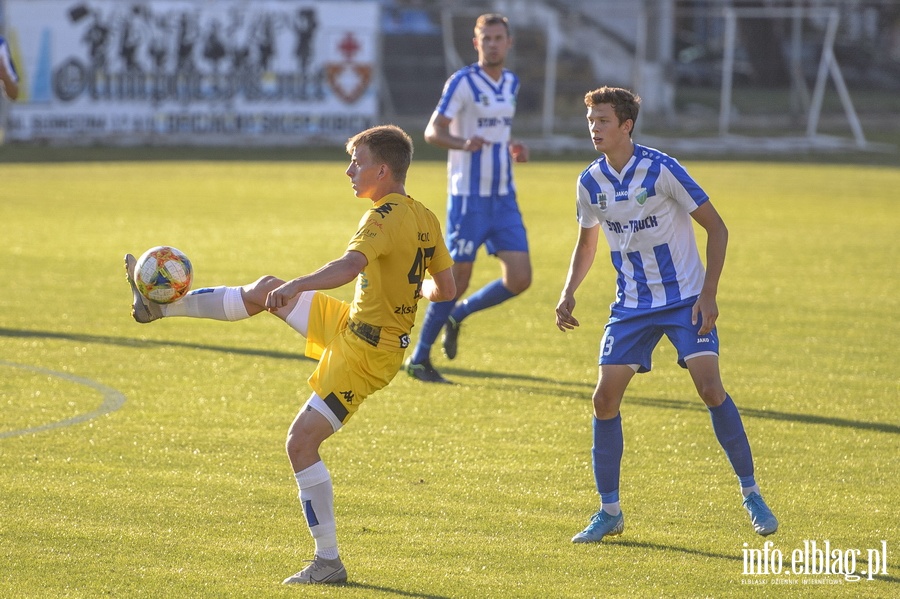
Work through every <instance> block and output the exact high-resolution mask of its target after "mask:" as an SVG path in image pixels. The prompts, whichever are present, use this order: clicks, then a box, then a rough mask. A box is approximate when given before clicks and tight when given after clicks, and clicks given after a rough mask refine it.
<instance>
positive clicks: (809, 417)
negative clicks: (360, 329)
mask: <svg viewBox="0 0 900 599" xmlns="http://www.w3.org/2000/svg"><path fill="white" fill-rule="evenodd" d="M441 373H442V374H447V375H450V376H453V375H456V376H465V377H468V378H472V379H482V380H485V381H487V380H490V379H511V380H514V381H519V382H521V383H523V385H521V386H520V387H519V390H522V391H526V392H533V393H537V394H541V395H547V394H551V395H552V394H553V389H548V388H547V387H545V386H543V385H548V384H549V385H553V387H554V388H555V389H558V388H559V387H568V388H569V389H578V390H582V389H583V390H585V393H584V397H583V399H585V400H586V401H590V399H591V390H593V388H594V384H593V383H590V384H585V383H583V382H576V381H564V380H560V379H553V378H548V377H540V376H534V375H528V374H515V373H498V372H484V371H473V370H466V369H462V368H441ZM527 383H534V385H527ZM483 384H485V386H493V387H496V388H502V387H503V385H497V384H494V385H491V384H488V383H483ZM623 403H625V404H638V405H643V406H647V407H651V408H663V409H667V410H693V411H697V412H701V411H702V412H705V411H706V406H704V405H703V402H702V401H700V399H699V398H697V399H695V400H690V401H689V400H684V399H660V398H653V397H633V396H630V395H626V396H625V400H624V402H623ZM738 409H739V410H740V412H741V415H743V416H746V417H748V418H761V419H768V420H784V421H789V422H801V423H804V424H822V425H826V426H837V427H843V428H852V429H860V430H870V431H877V432H881V433H890V434H894V435H896V434H900V426H898V425H896V424H888V423H884V422H866V421H863V420H849V419H846V418H834V417H829V416H817V415H814V414H798V413H794V412H778V411H774V410H760V409H757V408H747V407H741V406H740V405H739V406H738Z"/></svg>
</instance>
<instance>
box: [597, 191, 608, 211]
mask: <svg viewBox="0 0 900 599" xmlns="http://www.w3.org/2000/svg"><path fill="white" fill-rule="evenodd" d="M594 203H595V204H597V206H598V207H599V208H600V211H601V212H606V209H607V208H608V207H609V200H608V199H606V194H605V193H603V192H602V191H600V192H597V193H596V194H595V195H594Z"/></svg>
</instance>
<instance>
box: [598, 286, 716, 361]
mask: <svg viewBox="0 0 900 599" xmlns="http://www.w3.org/2000/svg"><path fill="white" fill-rule="evenodd" d="M696 301H697V298H696V297H693V298H689V299H686V300H683V301H681V302H679V303H677V304H675V305H673V306H669V307H666V308H661V309H658V310H649V311H648V310H633V309H624V308H619V307H616V306H613V308H612V314H610V317H609V322H608V323H606V329H605V331H604V332H603V338H602V339H601V340H600V365H601V366H602V365H603V364H637V365H638V370H637V371H638V372H648V371H649V370H650V368H651V366H652V364H651V361H650V357H651V356H652V354H653V350H654V349H655V348H656V345H657V344H658V343H659V340H660V339H662V336H663V335H664V334H665V336H666V337H668V338H669V341H671V342H672V345H674V346H675V349H676V350H677V351H678V365H679V366H681V367H682V368H687V365H686V364H685V360H686V359H688V358H692V357H695V356H700V355H704V354H711V355H715V356H718V355H719V335H718V333H717V332H716V329H715V327H713V330H712V331H710V332H709V334H707V335H702V336H701V335H698V334H697V331H698V330H699V329H700V324H701V322H700V319H699V318H698V319H697V324H691V310H692V309H693V307H694V303H695V302H696Z"/></svg>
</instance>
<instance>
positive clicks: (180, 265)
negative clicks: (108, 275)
mask: <svg viewBox="0 0 900 599" xmlns="http://www.w3.org/2000/svg"><path fill="white" fill-rule="evenodd" d="M193 278H194V269H193V267H192V266H191V261H190V260H188V257H187V256H185V255H184V253H183V252H181V251H179V250H177V249H175V248H173V247H170V246H167V245H160V246H157V247H154V248H150V249H149V250H147V251H146V252H144V253H143V254H141V257H140V258H138V259H137V264H136V265H135V267H134V283H135V285H137V288H138V291H140V292H141V295H143V296H144V297H145V298H147V299H148V300H150V301H151V302H156V303H157V304H170V303H172V302H174V301H175V300H178V299H181V298H182V297H184V296H185V294H186V293H187V292H188V291H190V290H191V281H192V280H193Z"/></svg>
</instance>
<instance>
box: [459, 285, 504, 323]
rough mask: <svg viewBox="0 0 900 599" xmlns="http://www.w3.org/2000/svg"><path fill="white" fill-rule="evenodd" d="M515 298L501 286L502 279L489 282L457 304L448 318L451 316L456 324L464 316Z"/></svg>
mask: <svg viewBox="0 0 900 599" xmlns="http://www.w3.org/2000/svg"><path fill="white" fill-rule="evenodd" d="M515 296H516V294H515V293H513V292H512V291H510V290H509V289H507V288H506V287H504V286H503V280H502V279H497V280H496V281H491V282H490V283H488V284H487V285H485V286H484V287H482V288H481V289H479V290H478V291H476V292H475V293H473V294H472V295H470V296H469V297H468V298H467V299H465V300H463V301H461V302H459V303H458V304H457V305H456V307H455V308H454V309H453V312H451V314H450V316H452V317H453V320H455V321H456V322H462V321H463V319H464V318H465V317H466V316H469V315H470V314H472V313H473V312H478V311H480V310H485V309H487V308H490V307H491V306H496V305H497V304H502V303H503V302H505V301H506V300H508V299H509V298H511V297H515Z"/></svg>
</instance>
